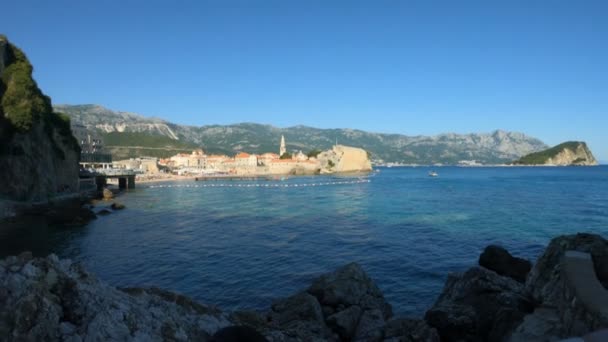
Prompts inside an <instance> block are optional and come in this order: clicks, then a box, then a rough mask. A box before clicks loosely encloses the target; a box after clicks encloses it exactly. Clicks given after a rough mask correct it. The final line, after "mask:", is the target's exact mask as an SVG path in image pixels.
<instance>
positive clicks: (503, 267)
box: [0, 234, 608, 342]
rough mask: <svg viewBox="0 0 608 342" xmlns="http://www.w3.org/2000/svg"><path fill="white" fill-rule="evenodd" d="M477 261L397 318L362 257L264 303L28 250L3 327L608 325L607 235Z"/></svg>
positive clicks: (74, 337)
mask: <svg viewBox="0 0 608 342" xmlns="http://www.w3.org/2000/svg"><path fill="white" fill-rule="evenodd" d="M568 253H570V254H568ZM572 253H574V254H572ZM569 255H570V256H569ZM571 255H574V259H573V260H574V264H572V265H570V264H569V263H568V261H569V260H572V259H571ZM585 255H586V256H587V257H586V259H584V258H583V259H580V258H581V256H583V257H585ZM569 258H570V259H569ZM577 260H583V261H584V263H581V262H579V261H577ZM479 263H480V266H475V267H472V268H471V269H469V270H467V271H465V272H462V273H453V274H450V275H449V276H448V278H447V281H446V284H445V287H444V289H443V291H442V293H441V294H440V295H439V297H438V299H437V301H436V302H435V304H434V305H433V306H432V307H431V308H430V309H429V310H428V311H427V313H426V315H425V317H424V319H421V318H405V317H394V316H393V313H392V309H391V305H390V304H389V303H387V302H386V300H385V299H384V296H383V294H382V292H381V291H380V289H379V288H378V286H377V285H376V284H375V283H374V281H373V280H372V279H371V278H370V277H369V276H368V275H367V274H366V273H365V271H364V270H363V269H362V268H361V266H359V265H358V264H355V263H351V264H348V265H345V266H343V267H340V268H339V269H337V270H336V271H334V272H331V273H327V274H324V275H321V276H319V277H318V278H316V279H315V280H313V282H312V284H311V285H310V286H309V287H308V288H306V289H303V290H302V291H300V292H298V293H295V294H293V295H291V296H289V297H286V298H280V299H277V300H275V301H274V302H273V304H272V305H271V307H270V308H268V309H266V310H263V311H247V310H245V311H236V312H222V311H221V310H220V309H218V308H215V307H212V306H208V305H203V304H200V303H197V302H195V301H193V300H191V299H189V298H187V297H185V296H182V295H179V294H176V293H172V292H169V291H166V290H161V289H158V288H126V289H117V288H114V287H111V286H108V285H107V284H105V283H104V282H102V281H100V280H98V279H96V278H95V276H94V275H92V274H90V273H88V272H87V271H86V270H84V269H83V267H82V266H81V265H80V264H75V263H72V262H70V261H69V260H61V259H59V258H57V257H56V256H54V255H51V256H48V257H46V258H33V257H32V255H31V254H30V253H27V252H26V253H22V254H21V255H19V256H10V257H7V258H5V259H4V260H0V336H3V337H4V340H7V341H38V340H44V341H66V340H69V341H83V340H84V341H108V340H112V341H131V340H133V341H189V340H196V341H391V342H397V341H405V342H414V341H424V342H439V341H448V342H451V341H480V342H481V341H492V342H494V341H511V342H524V341H526V342H535V341H539V342H540V341H558V340H560V339H564V338H566V337H572V336H587V337H589V338H590V336H593V335H595V338H598V332H597V330H598V329H602V328H604V327H607V326H608V315H607V314H606V310H605V309H606V306H605V304H606V303H608V291H607V290H606V286H607V285H608V241H606V240H605V239H603V238H602V237H601V236H598V235H592V234H576V235H569V236H560V237H557V238H555V239H553V240H552V241H551V243H550V244H549V246H548V247H547V248H546V250H545V251H544V253H543V254H542V255H541V257H540V258H539V259H538V261H537V262H536V264H535V265H534V266H533V267H531V264H530V263H529V262H528V261H526V260H523V259H520V258H516V257H513V256H511V255H510V254H509V253H508V252H507V251H506V250H504V249H502V248H501V247H498V246H489V247H488V248H486V250H485V251H484V252H483V253H482V255H481V256H480V259H479ZM230 327H232V328H230ZM234 327H239V328H234ZM599 334H600V335H601V331H600V332H599ZM237 335H238V336H240V339H239V338H238V336H237ZM604 337H605V336H604ZM589 340H593V341H596V340H597V341H603V340H605V339H601V338H599V339H589Z"/></svg>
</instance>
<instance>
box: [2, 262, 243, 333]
mask: <svg viewBox="0 0 608 342" xmlns="http://www.w3.org/2000/svg"><path fill="white" fill-rule="evenodd" d="M3 264H4V265H5V266H6V267H7V269H14V270H15V271H14V272H13V271H10V272H0V289H2V290H1V291H0V336H3V337H8V340H15V341H22V340H23V341H42V340H48V341H62V340H70V341H125V340H140V341H144V340H145V341H161V340H172V341H188V340H199V341H205V340H207V339H208V338H209V336H211V335H213V334H214V333H215V332H216V331H217V330H219V329H221V328H223V327H226V326H228V325H231V322H230V321H229V320H228V318H227V316H226V315H225V314H223V313H222V312H221V311H219V310H217V309H215V308H212V307H207V306H204V305H202V304H198V303H196V302H193V301H191V300H189V299H188V298H187V297H184V296H181V295H178V294H174V293H171V292H169V291H164V290H158V289H131V290H127V291H120V290H117V289H115V288H113V287H110V286H108V285H106V284H105V283H103V282H100V281H98V280H97V279H96V278H95V277H94V276H93V275H91V274H89V273H87V272H86V271H84V269H83V268H82V267H81V266H80V265H79V264H74V263H72V262H70V261H69V260H59V259H58V258H57V257H56V256H54V255H51V256H49V257H47V258H34V259H31V255H28V254H24V255H22V256H20V257H12V258H6V259H5V260H4V261H3ZM14 266H17V267H14Z"/></svg>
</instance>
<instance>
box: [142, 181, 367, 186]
mask: <svg viewBox="0 0 608 342" xmlns="http://www.w3.org/2000/svg"><path fill="white" fill-rule="evenodd" d="M370 182H371V180H369V179H358V180H355V181H340V182H320V183H295V184H274V183H273V184H268V183H266V184H260V183H254V184H226V183H220V184H160V185H150V186H148V188H304V187H309V186H328V185H344V184H361V183H370Z"/></svg>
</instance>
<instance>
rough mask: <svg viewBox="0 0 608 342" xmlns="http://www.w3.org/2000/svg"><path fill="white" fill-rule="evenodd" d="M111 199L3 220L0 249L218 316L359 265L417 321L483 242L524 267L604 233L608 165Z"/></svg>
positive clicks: (184, 186) (449, 170) (174, 185)
mask: <svg viewBox="0 0 608 342" xmlns="http://www.w3.org/2000/svg"><path fill="white" fill-rule="evenodd" d="M431 170H434V171H435V172H437V174H438V177H429V172H430V171H431ZM116 200H117V201H119V202H121V203H123V204H125V205H126V207H127V208H126V209H124V210H122V211H116V212H113V213H112V214H110V215H107V216H100V217H99V218H98V219H97V220H94V221H92V222H90V223H89V224H87V225H86V226H83V227H62V226H49V225H47V224H46V223H44V222H43V221H41V220H40V219H36V218H31V219H29V220H26V221H20V222H13V223H10V222H5V223H2V227H0V255H1V256H5V255H10V254H16V253H19V252H21V251H23V250H30V251H32V252H33V253H34V254H35V255H38V256H44V255H47V254H49V253H55V254H57V255H59V256H60V257H63V258H70V259H72V260H75V261H79V262H82V263H83V264H84V265H85V267H86V268H87V269H88V270H89V271H91V272H92V273H94V274H95V275H96V276H97V277H98V278H99V279H101V280H103V281H105V282H107V283H109V284H111V285H115V286H121V287H127V286H157V287H161V288H165V289H169V290H172V291H175V292H179V293H182V294H185V295H187V296H190V297H192V298H194V299H196V300H199V301H201V302H203V303H206V304H212V305H216V306H218V307H220V308H222V309H224V310H235V309H265V308H268V307H269V306H270V305H271V303H272V301H273V300H275V299H277V298H280V297H285V296H289V295H291V294H294V293H296V292H297V291H300V290H303V289H305V288H306V287H307V286H309V285H310V283H311V281H312V280H313V279H314V278H315V277H317V276H319V275H320V274H322V273H325V272H329V271H333V270H335V269H336V268H338V267H340V266H342V265H345V264H347V263H350V262H358V263H360V264H361V265H362V266H363V267H364V269H365V270H366V271H367V272H368V274H369V275H370V276H371V277H372V278H373V279H374V280H375V282H376V283H377V285H378V287H379V288H380V289H381V290H382V292H383V293H384V295H385V297H386V298H387V300H388V301H389V302H390V303H391V304H392V306H393V309H394V312H395V313H396V314H398V315H404V316H421V315H423V314H424V312H425V310H427V309H428V308H429V307H430V306H431V305H432V304H433V303H434V301H435V300H436V298H437V297H438V295H439V294H440V293H441V290H442V288H443V285H444V283H445V280H446V277H447V276H448V274H449V273H451V272H463V271H465V270H467V269H468V268H469V267H471V266H474V265H476V264H477V260H478V257H479V254H480V253H481V252H482V250H483V249H484V247H485V246H487V245H489V244H498V245H501V246H503V247H505V248H507V249H508V250H509V251H510V252H511V253H512V254H514V255H516V256H519V257H524V258H527V259H529V260H531V261H534V260H536V259H537V258H538V257H539V256H540V254H541V253H542V251H543V250H544V248H545V247H546V245H547V244H548V243H549V241H550V240H551V239H552V238H554V237H556V236H558V235H561V234H574V233H576V232H591V233H597V234H601V235H603V236H605V237H608V166H598V167H435V168H429V167H393V168H378V169H376V170H375V172H373V173H370V174H365V175H351V176H308V177H306V176H301V177H288V178H287V179H260V180H257V181H254V180H247V181H244V180H241V181H237V180H234V181H226V180H221V181H198V182H196V181H176V182H164V183H147V184H143V183H142V184H138V185H137V188H136V189H134V190H131V191H128V192H126V193H124V194H122V195H120V196H119V197H118V198H117V199H116ZM107 205H109V203H107V204H104V203H103V202H102V203H100V204H98V205H97V207H96V208H95V210H100V209H101V208H103V207H104V206H107Z"/></svg>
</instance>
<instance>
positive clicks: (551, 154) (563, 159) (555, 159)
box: [513, 141, 598, 166]
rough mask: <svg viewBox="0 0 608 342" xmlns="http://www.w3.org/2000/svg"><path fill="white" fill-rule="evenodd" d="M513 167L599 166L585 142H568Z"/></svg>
mask: <svg viewBox="0 0 608 342" xmlns="http://www.w3.org/2000/svg"><path fill="white" fill-rule="evenodd" d="M513 165H547V166H549V165H555V166H569V165H598V162H597V160H595V157H593V154H592V153H591V150H589V147H587V144H586V143H585V142H583V141H568V142H565V143H562V144H559V145H557V146H554V147H551V148H549V149H546V150H544V151H540V152H535V153H530V154H528V155H526V156H523V157H522V158H520V159H518V160H516V161H514V162H513Z"/></svg>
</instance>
